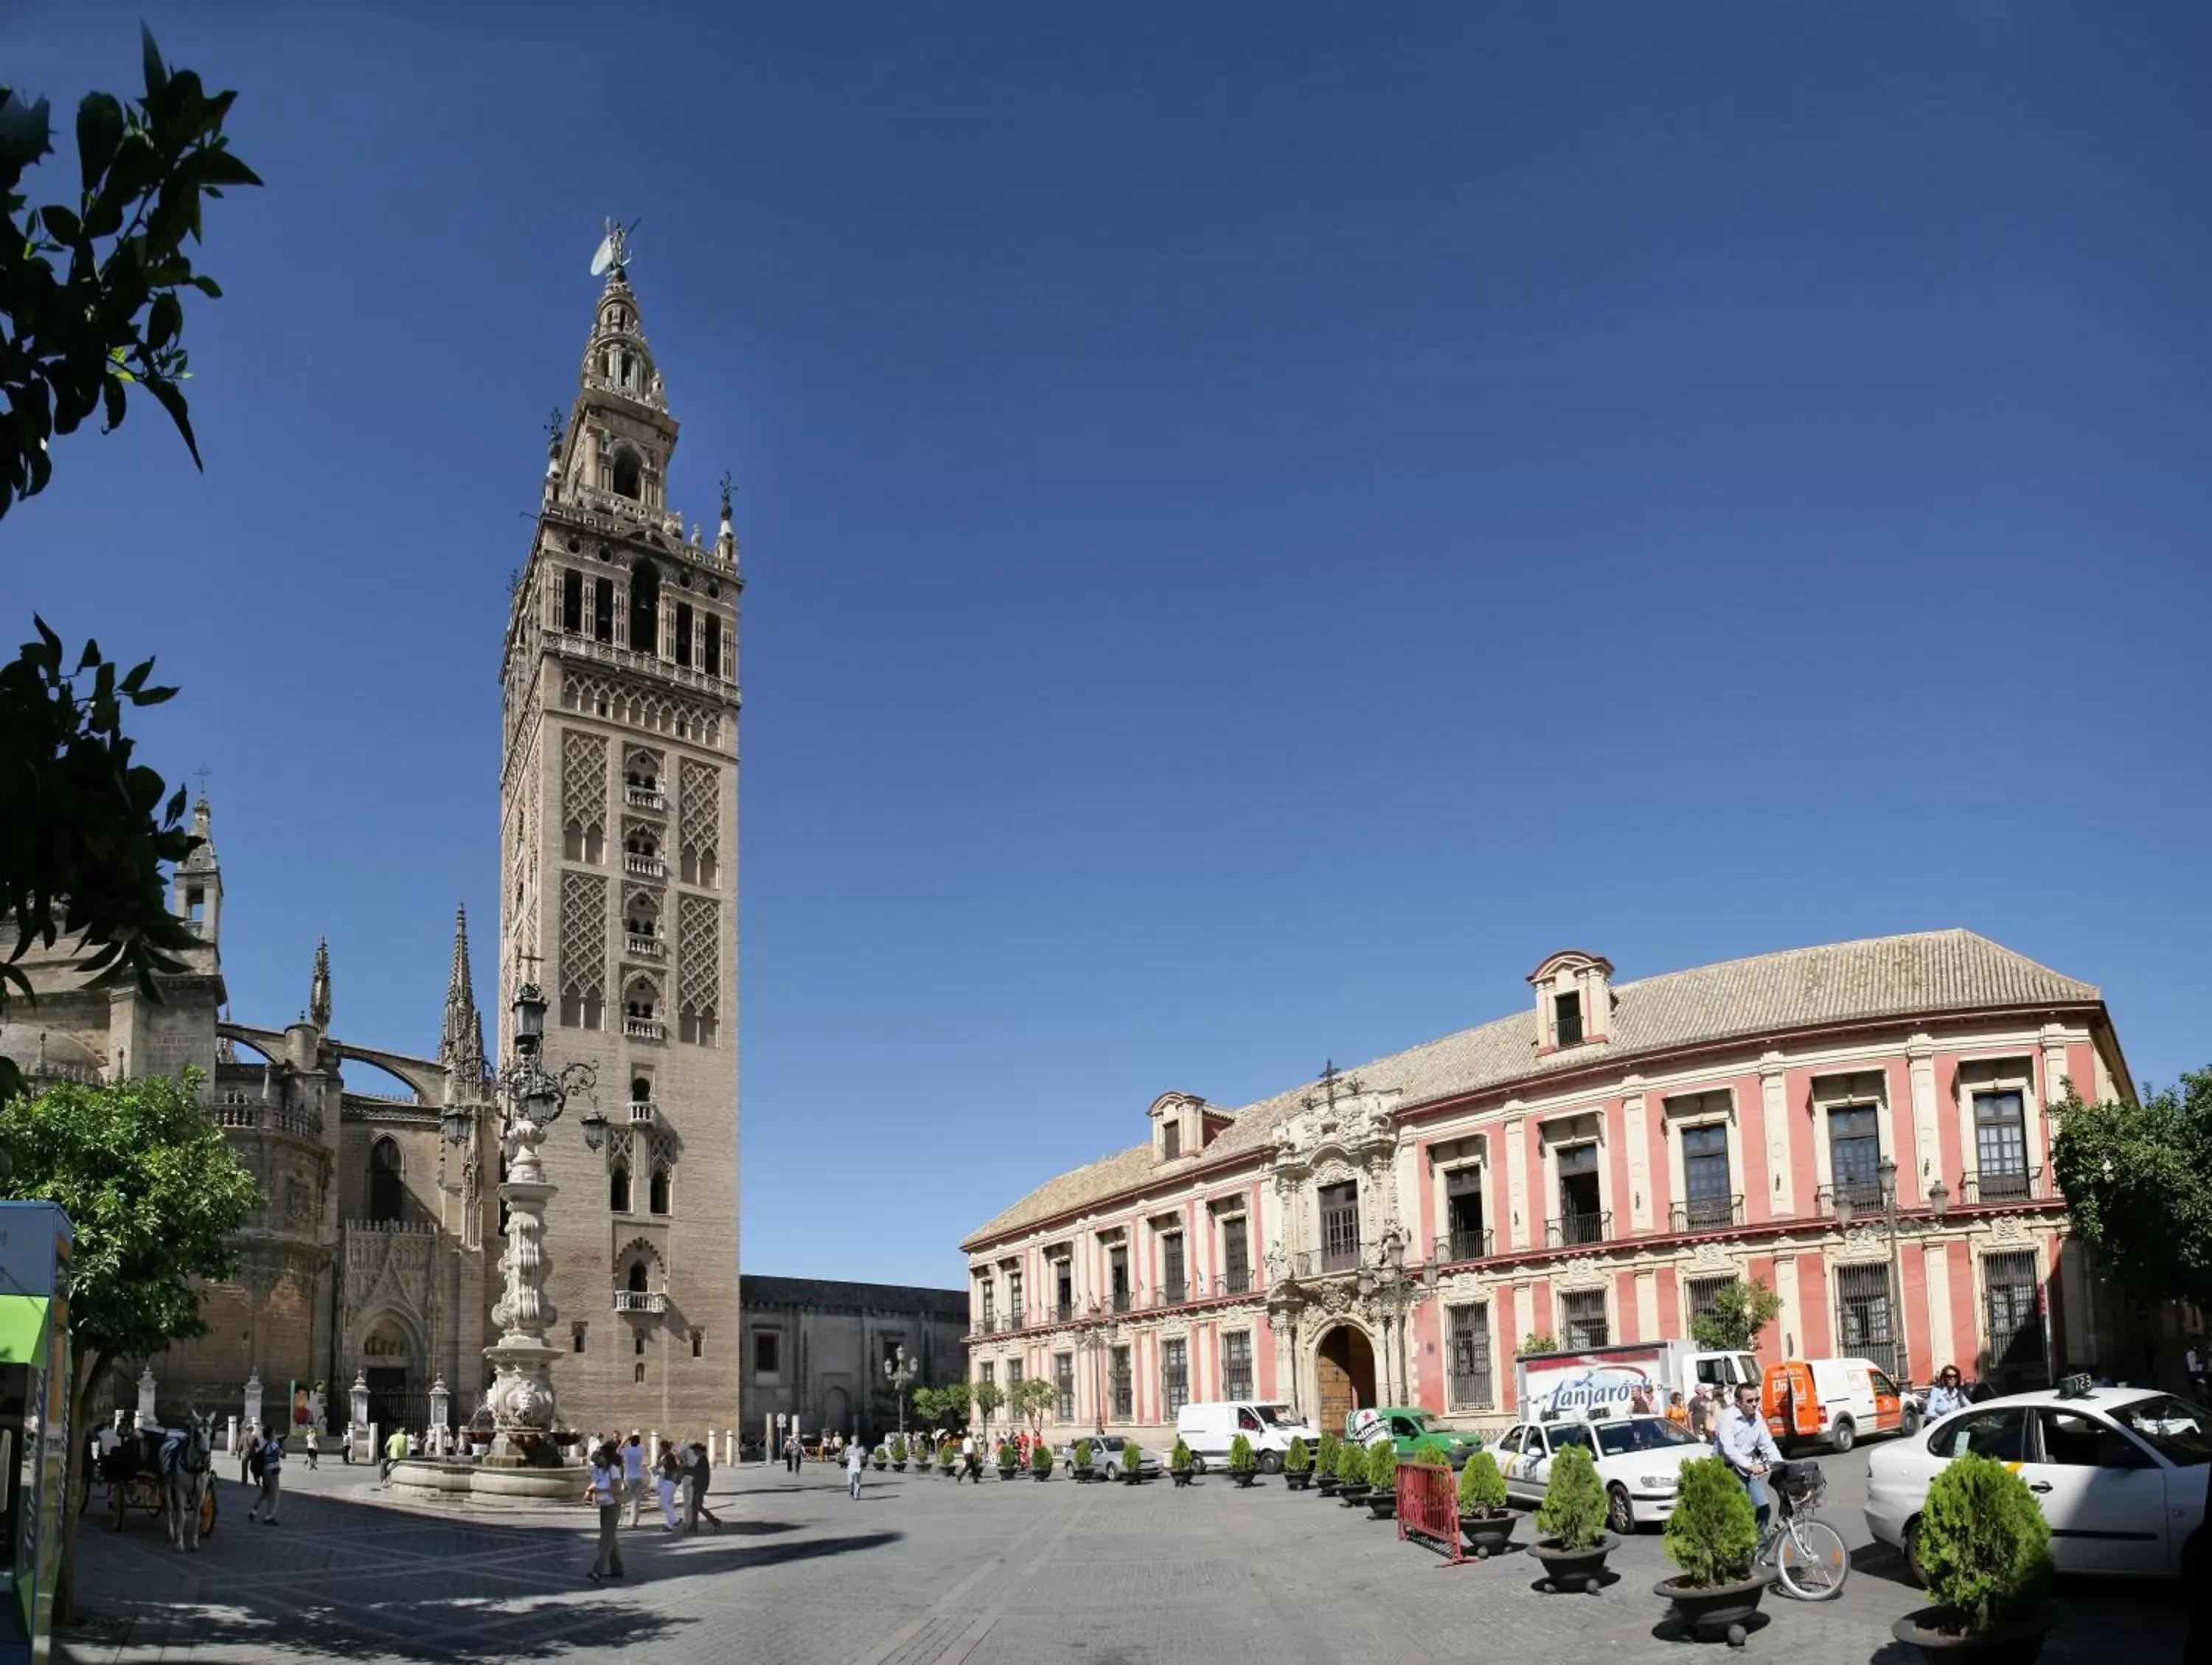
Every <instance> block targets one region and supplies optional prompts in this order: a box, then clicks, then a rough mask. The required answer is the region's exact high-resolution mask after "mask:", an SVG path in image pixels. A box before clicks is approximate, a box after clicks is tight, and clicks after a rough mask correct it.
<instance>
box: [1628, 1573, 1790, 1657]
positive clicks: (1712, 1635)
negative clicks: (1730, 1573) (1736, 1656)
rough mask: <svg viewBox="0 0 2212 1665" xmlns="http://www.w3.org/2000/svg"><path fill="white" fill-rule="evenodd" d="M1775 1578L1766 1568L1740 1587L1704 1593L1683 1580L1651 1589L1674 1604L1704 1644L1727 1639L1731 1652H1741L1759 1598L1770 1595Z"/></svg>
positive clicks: (1709, 1589)
mask: <svg viewBox="0 0 2212 1665" xmlns="http://www.w3.org/2000/svg"><path fill="white" fill-rule="evenodd" d="M1773 1578H1774V1575H1773V1573H1772V1572H1771V1571H1768V1570H1767V1569H1766V1568H1764V1567H1761V1568H1759V1569H1758V1571H1757V1573H1756V1575H1755V1576H1754V1577H1750V1578H1747V1579H1745V1580H1743V1581H1742V1582H1741V1583H1734V1584H1714V1585H1711V1586H1709V1587H1707V1588H1704V1589H1699V1588H1698V1587H1696V1586H1694V1585H1691V1584H1687V1583H1684V1582H1683V1581H1682V1580H1681V1579H1680V1578H1662V1579H1661V1580H1660V1581H1659V1582H1658V1583H1656V1584H1654V1585H1653V1586H1652V1587H1651V1593H1652V1594H1653V1595H1656V1596H1657V1597H1658V1598H1659V1599H1660V1600H1661V1601H1672V1602H1673V1603H1674V1611H1675V1612H1676V1613H1680V1614H1681V1615H1682V1622H1683V1623H1684V1624H1685V1625H1686V1626H1689V1627H1690V1630H1691V1632H1692V1633H1693V1634H1694V1635H1695V1636H1696V1637H1697V1638H1698V1639H1699V1641H1700V1642H1717V1641H1721V1640H1723V1639H1724V1640H1726V1642H1727V1643H1728V1644H1729V1646H1730V1647H1731V1648H1741V1646H1743V1644H1744V1626H1745V1624H1746V1623H1747V1621H1748V1620H1749V1619H1750V1618H1751V1616H1752V1615H1753V1613H1757V1612H1758V1611H1759V1597H1760V1596H1762V1595H1765V1594H1766V1587H1767V1585H1768V1584H1770V1583H1772V1582H1773Z"/></svg>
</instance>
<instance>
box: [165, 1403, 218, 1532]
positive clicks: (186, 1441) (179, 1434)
mask: <svg viewBox="0 0 2212 1665" xmlns="http://www.w3.org/2000/svg"><path fill="white" fill-rule="evenodd" d="M214 1467H215V1413H213V1412H212V1411H210V1412H206V1413H202V1412H199V1411H194V1412H192V1413H191V1422H190V1423H189V1424H188V1425H186V1426H185V1427H183V1428H180V1429H172V1430H171V1431H170V1432H169V1435H168V1437H167V1438H166V1439H164V1440H163V1441H162V1442H161V1480H162V1483H163V1485H164V1486H166V1487H167V1490H168V1493H169V1541H170V1542H171V1543H172V1544H173V1545H174V1546H175V1547H177V1548H179V1549H191V1550H197V1548H198V1547H200V1498H201V1497H202V1496H203V1495H204V1493H205V1492H206V1490H207V1488H208V1487H209V1486H212V1485H214V1484H215V1477H214V1475H213V1474H212V1473H211V1472H210V1471H211V1470H212V1469H213V1468H214Z"/></svg>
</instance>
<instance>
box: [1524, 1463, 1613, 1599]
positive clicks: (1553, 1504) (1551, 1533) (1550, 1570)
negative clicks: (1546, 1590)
mask: <svg viewBox="0 0 2212 1665" xmlns="http://www.w3.org/2000/svg"><path fill="white" fill-rule="evenodd" d="M1536 1529H1537V1530H1538V1531H1539V1532H1542V1533H1545V1534H1548V1535H1547V1536H1545V1537H1541V1538H1539V1539H1538V1540H1536V1543H1535V1546H1534V1548H1533V1549H1531V1550H1530V1551H1529V1553H1530V1554H1532V1555H1534V1557H1535V1558H1536V1559H1538V1560H1540V1561H1541V1562H1542V1563H1543V1564H1544V1582H1545V1583H1546V1584H1547V1586H1549V1587H1550V1588H1551V1589H1554V1590H1560V1589H1585V1590H1588V1591H1589V1593H1590V1594H1591V1595H1596V1594H1597V1592H1598V1583H1599V1577H1600V1575H1601V1574H1602V1573H1603V1572H1604V1571H1605V1558H1606V1556H1607V1554H1608V1553H1610V1552H1611V1550H1612V1548H1613V1540H1612V1539H1611V1538H1609V1537H1607V1535H1606V1530H1605V1486H1604V1485H1603V1483H1602V1482H1601V1481H1600V1480H1599V1479H1598V1477H1597V1465H1596V1464H1595V1463H1594V1462H1592V1461H1590V1454H1589V1452H1588V1451H1586V1450H1584V1449H1583V1448H1582V1447H1581V1446H1579V1445H1568V1446H1565V1447H1563V1448H1561V1449H1559V1452H1558V1453H1557V1454H1556V1455H1554V1456H1553V1458H1552V1478H1551V1480H1549V1481H1548V1482H1547V1484H1546V1485H1545V1487H1544V1502H1543V1505H1542V1507H1541V1508H1540V1509H1538V1510H1537V1511H1536Z"/></svg>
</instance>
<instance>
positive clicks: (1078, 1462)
mask: <svg viewBox="0 0 2212 1665" xmlns="http://www.w3.org/2000/svg"><path fill="white" fill-rule="evenodd" d="M1073 1474H1074V1475H1075V1478H1076V1479H1078V1480H1097V1478H1098V1475H1097V1472H1096V1471H1095V1470H1093V1469H1092V1468H1091V1442H1090V1441H1089V1440H1087V1439H1079V1440H1078V1441H1076V1442H1075V1467H1074V1469H1073Z"/></svg>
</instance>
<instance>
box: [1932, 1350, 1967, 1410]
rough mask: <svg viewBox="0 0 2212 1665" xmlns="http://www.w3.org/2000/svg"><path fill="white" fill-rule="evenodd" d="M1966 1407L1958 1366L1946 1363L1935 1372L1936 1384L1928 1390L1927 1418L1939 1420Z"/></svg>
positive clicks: (1964, 1392) (1964, 1390) (1964, 1391)
mask: <svg viewBox="0 0 2212 1665" xmlns="http://www.w3.org/2000/svg"><path fill="white" fill-rule="evenodd" d="M1965 1409H1966V1389H1964V1388H1963V1387H1961V1386H1960V1385H1959V1367H1958V1366H1957V1365H1956V1364H1946V1365H1945V1366H1944V1367H1943V1368H1942V1370H1938V1371H1936V1385H1935V1386H1934V1387H1932V1388H1930V1389H1929V1390H1928V1407H1927V1419H1928V1420H1929V1421H1930V1422H1936V1421H1939V1420H1940V1419H1942V1418H1944V1417H1947V1416H1949V1415H1950V1414H1951V1413H1953V1412H1954V1411H1963V1410H1965Z"/></svg>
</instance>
